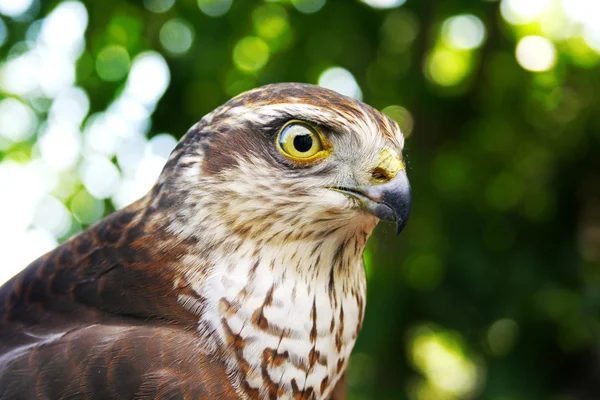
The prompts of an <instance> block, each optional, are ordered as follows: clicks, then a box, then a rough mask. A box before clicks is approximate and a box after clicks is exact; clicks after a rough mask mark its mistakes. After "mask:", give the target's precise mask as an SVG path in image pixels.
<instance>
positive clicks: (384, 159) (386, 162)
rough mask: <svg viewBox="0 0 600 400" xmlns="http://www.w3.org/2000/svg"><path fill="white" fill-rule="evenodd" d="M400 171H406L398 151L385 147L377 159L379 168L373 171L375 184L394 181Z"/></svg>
mask: <svg viewBox="0 0 600 400" xmlns="http://www.w3.org/2000/svg"><path fill="white" fill-rule="evenodd" d="M400 170H402V171H404V170H405V167H404V163H403V162H402V158H401V157H400V155H399V154H398V153H397V152H396V150H394V149H392V148H389V147H385V148H384V149H382V150H381V151H380V152H379V156H378V157H377V166H376V167H375V169H374V171H373V183H385V182H387V181H389V180H391V179H393V178H394V177H395V176H396V174H397V173H398V171H400Z"/></svg>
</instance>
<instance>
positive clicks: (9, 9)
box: [0, 0, 33, 18]
mask: <svg viewBox="0 0 600 400" xmlns="http://www.w3.org/2000/svg"><path fill="white" fill-rule="evenodd" d="M32 4H33V0H0V14H4V15H6V16H7V17H13V18H14V17H18V16H20V15H22V14H24V13H25V12H27V10H29V8H30V7H31V5H32Z"/></svg>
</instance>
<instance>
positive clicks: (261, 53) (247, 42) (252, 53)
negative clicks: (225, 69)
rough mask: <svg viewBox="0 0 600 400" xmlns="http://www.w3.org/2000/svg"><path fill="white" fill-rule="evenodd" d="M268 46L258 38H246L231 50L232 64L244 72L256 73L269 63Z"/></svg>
mask: <svg viewBox="0 0 600 400" xmlns="http://www.w3.org/2000/svg"><path fill="white" fill-rule="evenodd" d="M269 55H270V54H269V46H267V44H266V43H265V42H264V41H263V40H262V39H260V38H258V37H255V36H247V37H245V38H243V39H241V40H240V41H239V42H237V44H236V45H235V47H234V48H233V63H234V64H235V66H236V67H237V68H238V69H239V70H240V71H244V72H250V73H252V72H257V71H259V70H260V69H262V68H263V67H264V66H265V65H266V64H267V61H269Z"/></svg>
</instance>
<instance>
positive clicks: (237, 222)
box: [157, 83, 411, 240]
mask: <svg viewBox="0 0 600 400" xmlns="http://www.w3.org/2000/svg"><path fill="white" fill-rule="evenodd" d="M403 145H404V137H403V135H402V133H401V131H400V129H399V127H398V125H397V124H396V123H395V122H394V121H393V120H391V119H390V118H388V117H387V116H385V115H384V114H382V113H380V112H379V111H377V110H375V109H374V108H372V107H370V106H368V105H366V104H363V103H361V102H359V101H357V100H354V99H352V98H349V97H346V96H343V95H340V94H339V93H336V92H334V91H331V90H328V89H324V88H321V87H317V86H312V85H307V84H296V83H283V84H272V85H267V86H263V87H260V88H258V89H254V90H251V91H249V92H245V93H242V94H241V95H238V96H237V97H235V98H233V99H232V100H230V101H229V102H227V103H225V104H224V105H223V106H221V107H219V108H218V109H216V110H215V111H213V112H212V113H210V114H208V115H207V116H205V117H204V118H203V119H202V120H201V121H200V122H199V123H198V124H196V125H195V126H194V127H192V128H191V129H190V131H189V132H188V133H187V134H186V136H185V137H184V138H183V139H182V141H181V142H180V144H179V146H178V147H177V148H176V149H175V151H174V152H173V154H172V155H171V158H170V160H169V162H168V163H167V166H166V167H165V171H164V172H163V177H162V179H161V180H160V181H159V184H158V185H157V188H158V189H159V190H161V189H163V187H165V186H167V187H169V190H168V192H169V193H170V195H166V194H164V195H165V196H166V197H167V199H168V202H169V203H181V202H184V203H186V206H184V207H181V206H179V207H176V210H178V211H177V215H178V217H179V218H178V219H179V222H180V223H179V224H177V223H175V224H174V227H173V229H174V230H180V231H181V230H185V229H188V228H190V227H192V229H202V227H204V228H206V227H208V226H210V227H211V228H210V229H211V233H210V234H211V235H213V236H214V237H219V236H223V235H224V236H231V235H234V236H242V237H253V238H256V237H263V238H264V237H268V238H269V240H271V239H272V240H276V239H277V238H280V239H285V240H290V239H305V238H309V237H310V236H318V237H319V236H320V237H323V235H326V234H327V233H331V232H333V231H336V230H338V231H344V232H352V231H355V230H357V229H359V227H362V229H363V230H364V231H365V232H366V233H370V230H372V228H373V227H374V226H375V224H376V223H377V221H378V220H379V219H383V220H389V221H394V222H395V223H396V226H397V230H398V232H399V231H400V230H401V229H402V228H403V227H404V225H405V224H406V221H407V219H408V215H409V211H410V204H411V199H410V188H409V183H408V179H407V177H406V170H405V164H404V161H403V158H402V148H403ZM161 191H162V192H167V191H165V190H161ZM175 219H177V218H175ZM190 221H197V223H192V224H190ZM208 222H210V225H209V224H208ZM219 233H221V234H222V235H219Z"/></svg>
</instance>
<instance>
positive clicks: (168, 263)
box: [0, 201, 237, 400]
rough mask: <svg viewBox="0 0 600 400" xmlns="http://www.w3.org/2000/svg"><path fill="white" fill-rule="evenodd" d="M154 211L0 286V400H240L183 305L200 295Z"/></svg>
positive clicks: (117, 216) (119, 218) (74, 244)
mask: <svg viewBox="0 0 600 400" xmlns="http://www.w3.org/2000/svg"><path fill="white" fill-rule="evenodd" d="M148 208H149V205H148V204H145V203H144V202H143V201H142V202H138V203H136V204H134V205H132V206H130V207H128V208H126V209H124V210H121V211H118V212H116V213H114V214H112V215H111V216H110V217H108V218H106V219H105V220H103V221H101V222H100V223H99V224H98V225H95V226H94V227H92V228H90V229H88V230H87V231H85V232H84V233H82V234H80V235H79V236H77V237H75V238H73V239H72V240H70V241H68V242H66V243H65V244H63V245H62V246H60V247H58V248H57V249H55V250H54V251H52V252H50V253H48V254H47V255H45V256H43V257H42V258H40V259H38V260H36V261H35V262H33V263H32V264H31V265H30V266H28V267H27V268H26V269H25V270H23V271H22V272H21V273H20V274H18V275H17V276H15V277H14V278H13V279H12V280H10V281H9V282H7V283H6V284H5V285H3V286H2V287H1V288H0V399H11V400H12V399H42V398H43V399H74V398H77V399H81V398H84V399H133V398H135V399H140V400H141V399H155V398H161V399H171V398H172V399H181V398H187V397H186V396H191V398H203V396H204V397H205V396H206V395H207V393H210V394H211V396H215V395H220V398H224V399H227V398H237V396H235V394H234V391H233V388H232V387H231V385H230V383H229V379H228V377H227V373H226V371H225V368H224V364H223V363H222V362H220V361H219V357H218V355H211V356H208V355H206V354H204V353H203V352H202V350H203V349H202V342H201V338H200V336H199V335H197V334H196V331H197V329H196V326H197V322H198V317H197V316H196V315H193V314H191V313H190V312H188V311H187V310H185V309H184V308H183V307H181V305H180V304H179V302H178V296H181V295H186V296H191V295H193V294H192V293H191V291H189V290H187V288H186V287H185V286H182V285H179V286H178V285H177V284H176V282H180V281H183V280H180V279H178V277H177V275H176V272H175V268H173V265H172V264H173V263H175V262H177V260H178V251H179V250H178V246H184V245H185V244H182V243H172V242H166V241H167V240H168V239H167V236H166V235H165V238H162V237H161V232H160V231H159V230H157V229H156V227H155V226H154V225H153V221H152V218H149V217H148V215H147V210H148ZM196 297H197V295H196ZM197 301H198V303H199V304H201V303H202V299H201V298H197ZM211 398H214V397H211Z"/></svg>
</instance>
